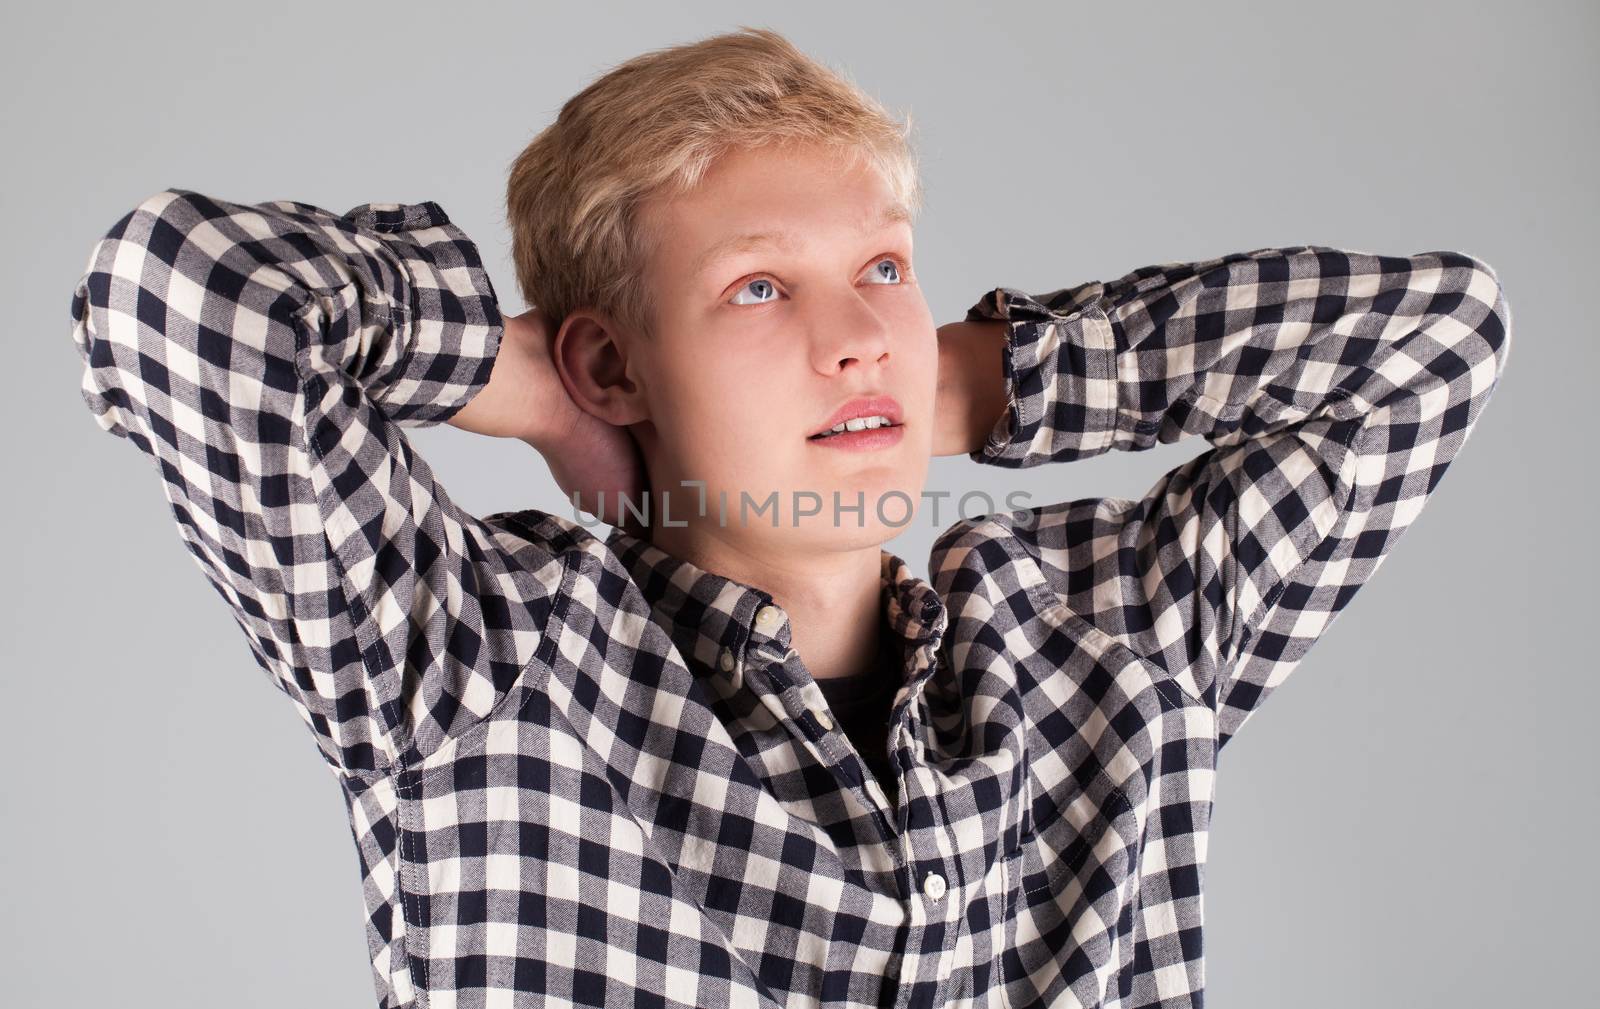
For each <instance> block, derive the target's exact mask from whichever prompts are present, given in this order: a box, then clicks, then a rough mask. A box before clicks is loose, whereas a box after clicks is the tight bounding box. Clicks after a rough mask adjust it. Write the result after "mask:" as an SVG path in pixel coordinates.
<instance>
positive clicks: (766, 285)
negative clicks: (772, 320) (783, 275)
mask: <svg viewBox="0 0 1600 1009" xmlns="http://www.w3.org/2000/svg"><path fill="white" fill-rule="evenodd" d="M753 290H758V291H763V292H767V293H773V292H774V291H775V290H776V289H775V288H774V287H773V286H772V281H770V280H766V279H765V278H761V277H758V278H756V279H755V280H752V281H750V282H749V283H748V284H746V285H744V286H743V287H741V288H739V294H735V295H734V298H735V299H737V298H738V297H739V295H740V294H743V293H744V292H746V291H753ZM767 300H768V299H766V298H764V297H758V300H756V301H738V300H734V301H730V302H729V304H731V305H764V304H766V302H767Z"/></svg>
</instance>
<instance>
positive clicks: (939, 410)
mask: <svg viewBox="0 0 1600 1009" xmlns="http://www.w3.org/2000/svg"><path fill="white" fill-rule="evenodd" d="M1007 332H1008V324H1007V323H1006V322H1004V321H1000V320H980V321H976V322H966V321H963V322H953V323H949V324H947V325H944V326H940V327H939V331H938V339H939V383H938V392H937V395H936V397H935V406H934V415H935V420H934V435H933V454H934V455H936V456H938V455H967V454H970V453H972V452H976V451H978V450H979V449H981V448H983V446H984V444H985V443H986V442H987V441H988V439H989V434H990V432H992V431H993V430H994V428H995V426H996V425H997V424H999V422H1000V420H1001V418H1002V417H1004V416H1005V412H1006V410H1007V409H1009V408H1010V402H1009V398H1008V396H1007V392H1006V380H1005V365H1004V363H1003V361H1004V351H1005V345H1006V339H1007Z"/></svg>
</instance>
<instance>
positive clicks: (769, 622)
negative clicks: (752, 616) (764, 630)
mask: <svg viewBox="0 0 1600 1009" xmlns="http://www.w3.org/2000/svg"><path fill="white" fill-rule="evenodd" d="M782 619H783V611H782V610H780V609H778V608H777V607H776V606H763V607H761V608H760V609H759V610H756V623H757V624H759V625H760V626H762V627H773V626H776V625H777V623H778V621H780V620H782Z"/></svg>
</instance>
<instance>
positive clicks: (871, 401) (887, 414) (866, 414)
mask: <svg viewBox="0 0 1600 1009" xmlns="http://www.w3.org/2000/svg"><path fill="white" fill-rule="evenodd" d="M901 426H902V415H901V412H900V403H899V402H898V401H897V400H896V399H895V398H894V397H893V396H889V395H886V394H882V393H880V394H875V395H867V396H857V397H856V398H854V399H852V400H850V401H849V402H847V403H844V404H843V405H841V406H840V407H839V408H838V409H836V410H834V411H833V413H832V414H831V415H830V416H829V417H828V419H827V420H825V421H823V422H822V423H821V424H820V425H818V427H817V428H816V429H815V430H813V431H812V432H811V434H810V435H808V436H807V440H809V441H813V442H819V443H822V442H836V441H840V440H841V439H842V440H845V441H850V442H863V443H864V442H865V441H870V440H871V439H863V438H862V436H863V435H867V434H872V433H874V432H886V433H893V434H894V435H895V437H899V431H898V429H899V428H900V427H901Z"/></svg>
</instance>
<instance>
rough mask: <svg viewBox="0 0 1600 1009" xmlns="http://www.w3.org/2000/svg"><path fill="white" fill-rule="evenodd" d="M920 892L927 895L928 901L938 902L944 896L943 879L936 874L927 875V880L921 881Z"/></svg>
mask: <svg viewBox="0 0 1600 1009" xmlns="http://www.w3.org/2000/svg"><path fill="white" fill-rule="evenodd" d="M922 892H923V893H925V894H927V895H928V899H929V900H938V899H939V898H940V897H943V896H944V877H943V876H941V875H939V874H938V873H937V872H930V873H928V878H927V879H924V880H923V881H922Z"/></svg>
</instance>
